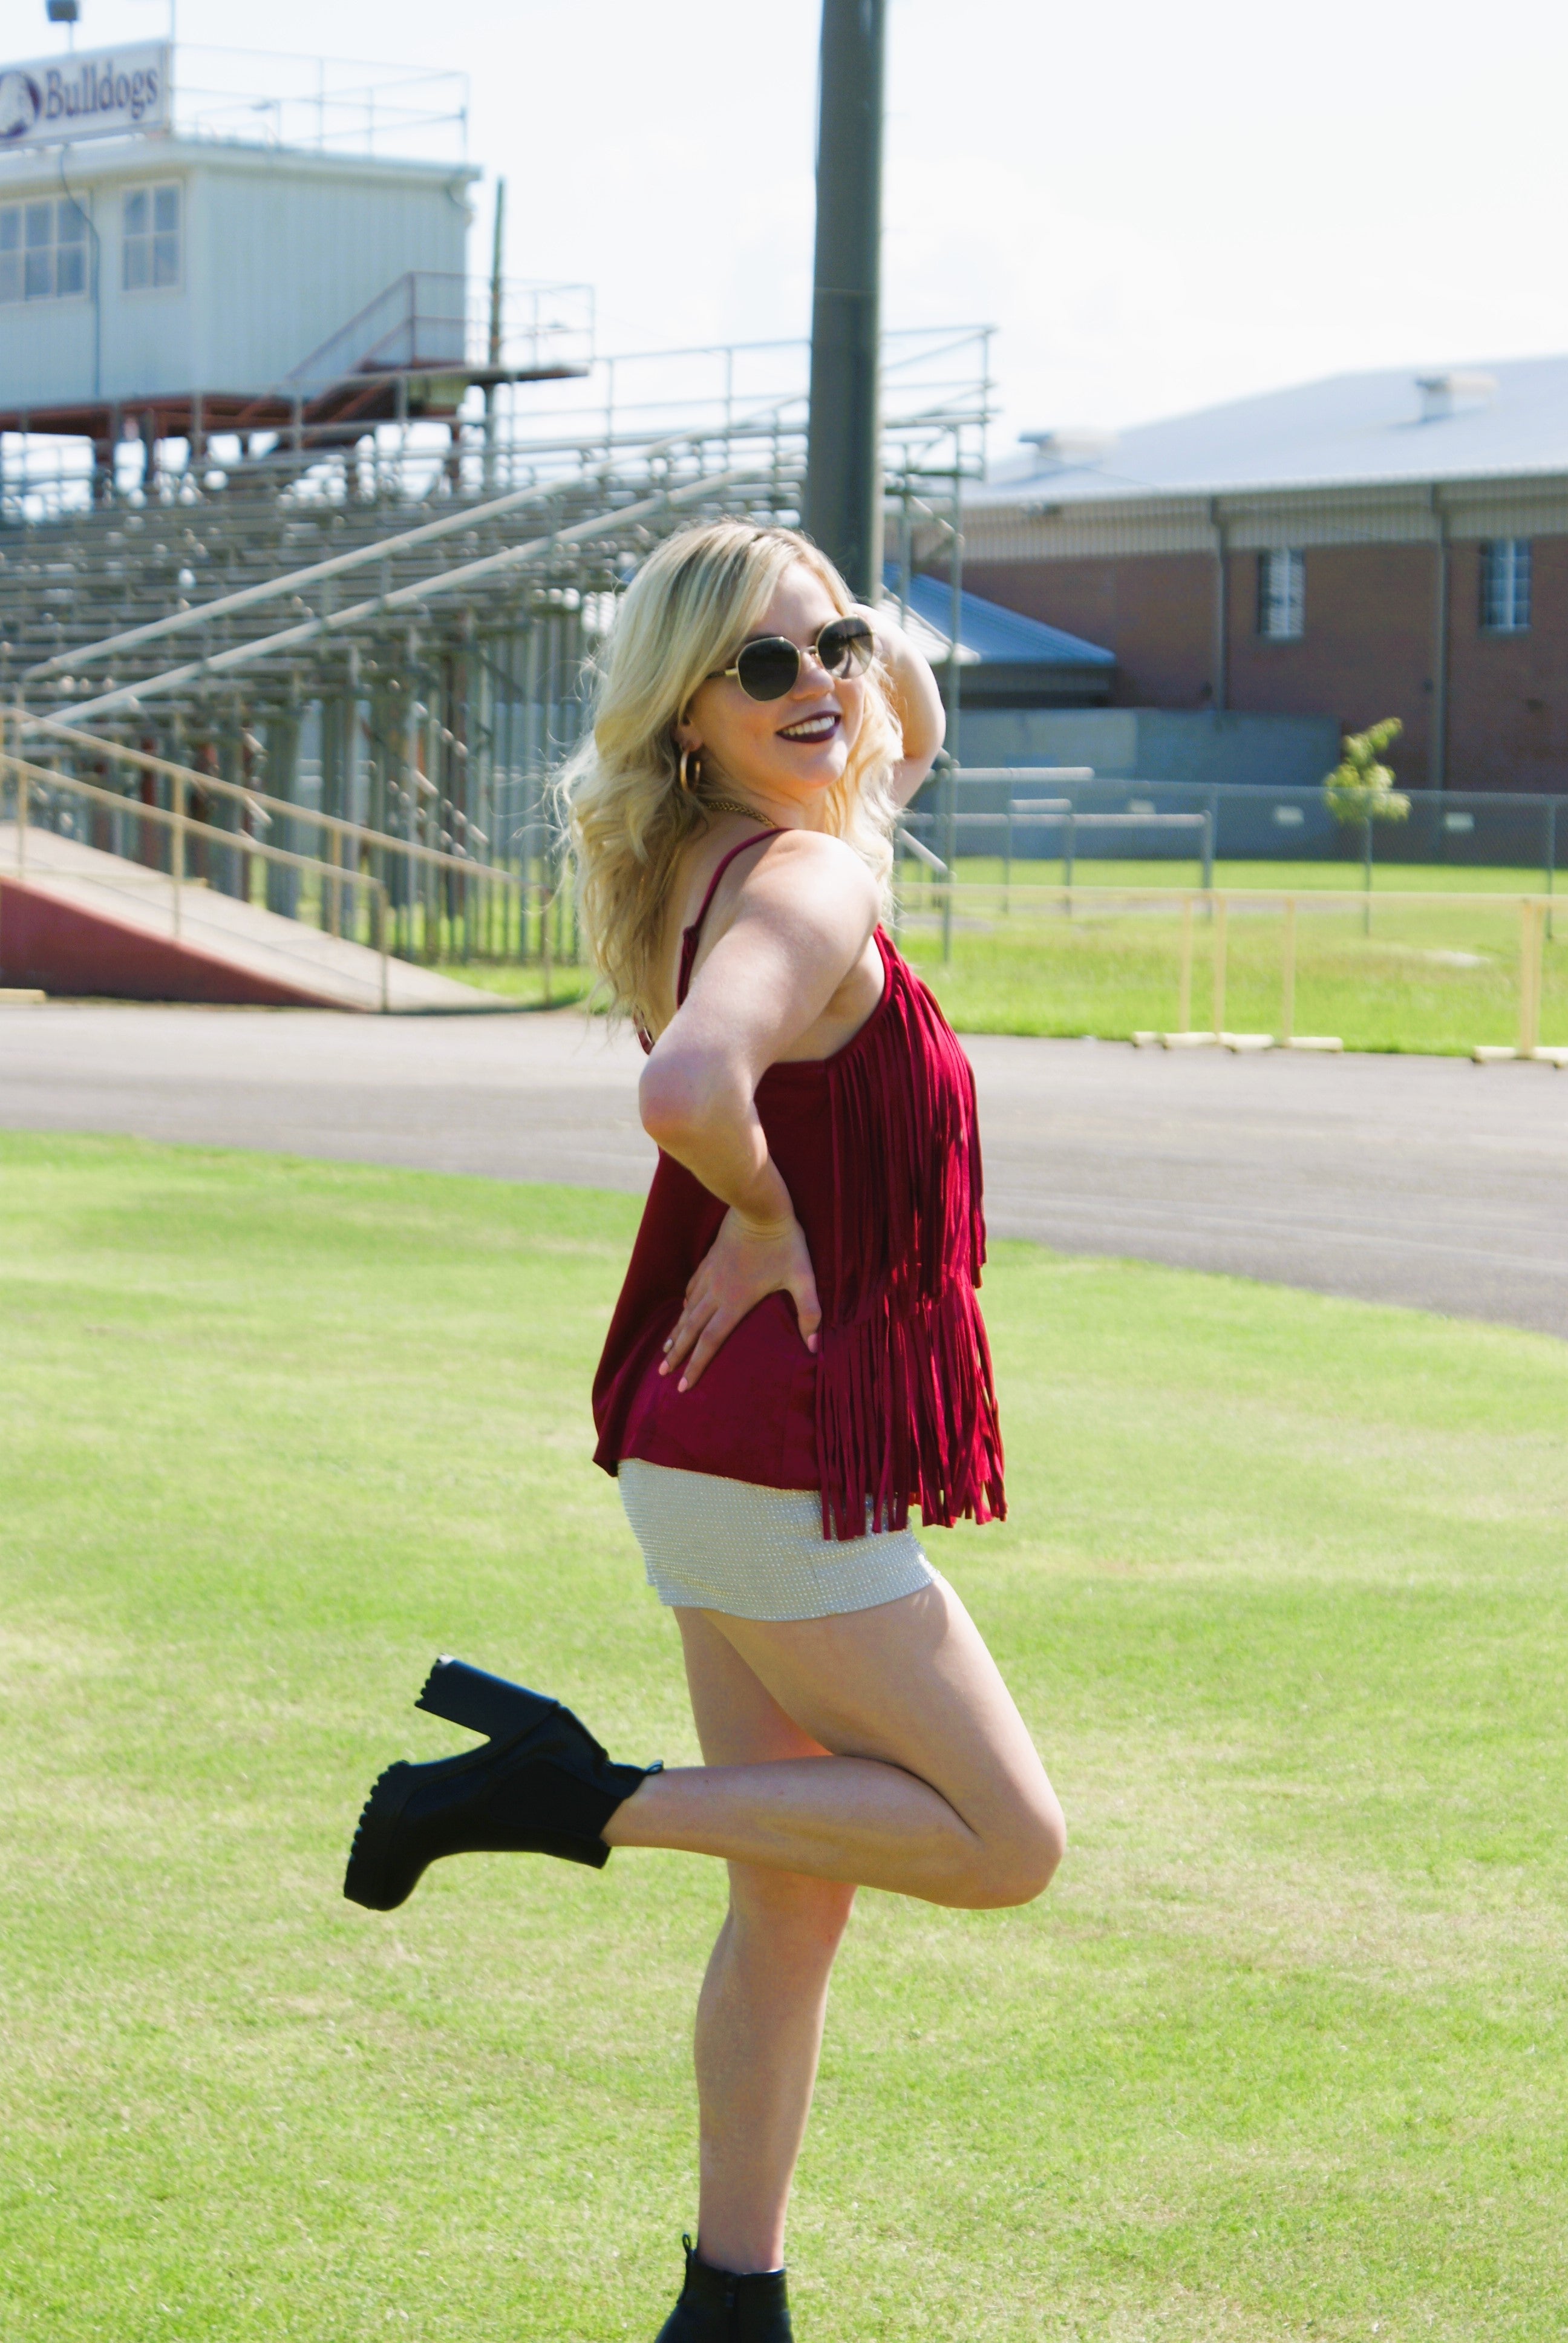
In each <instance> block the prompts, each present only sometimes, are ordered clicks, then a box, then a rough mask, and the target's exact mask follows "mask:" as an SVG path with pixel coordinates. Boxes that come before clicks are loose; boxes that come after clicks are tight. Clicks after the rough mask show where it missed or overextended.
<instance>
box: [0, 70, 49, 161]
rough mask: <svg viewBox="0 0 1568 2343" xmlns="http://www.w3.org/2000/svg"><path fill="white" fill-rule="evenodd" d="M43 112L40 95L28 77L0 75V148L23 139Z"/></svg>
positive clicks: (31, 78)
mask: <svg viewBox="0 0 1568 2343" xmlns="http://www.w3.org/2000/svg"><path fill="white" fill-rule="evenodd" d="M43 111H44V93H43V91H42V90H41V89H40V88H39V86H38V85H37V83H36V82H35V80H34V78H33V76H32V75H31V74H25V73H17V72H15V70H13V71H11V72H9V73H0V146H8V145H9V144H11V143H12V142H13V141H14V140H15V139H18V138H25V137H26V136H27V133H28V132H29V131H30V130H31V129H32V128H33V127H34V126H35V123H36V122H37V120H38V117H39V116H40V115H41V114H42V113H43Z"/></svg>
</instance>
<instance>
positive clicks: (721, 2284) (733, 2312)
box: [657, 2237, 795, 2343]
mask: <svg viewBox="0 0 1568 2343" xmlns="http://www.w3.org/2000/svg"><path fill="white" fill-rule="evenodd" d="M681 2243H682V2244H683V2245H684V2246H685V2247H686V2284H685V2285H684V2286H683V2287H682V2288H681V2289H680V2300H679V2301H678V2303H677V2304H676V2306H675V2308H674V2309H673V2310H672V2311H671V2312H670V2314H669V2317H668V2318H667V2319H666V2320H665V2322H664V2325H663V2326H662V2327H661V2328H659V2330H658V2338H657V2343H794V2334H795V2330H794V2328H792V2327H791V2326H790V2324H789V2299H788V2294H787V2290H786V2287H785V2280H784V2273H783V2271H782V2270H781V2269H778V2270H759V2271H757V2272H755V2273H754V2274H753V2275H751V2276H749V2277H747V2278H738V2277H737V2276H736V2275H735V2273H734V2272H733V2271H732V2270H721V2269H710V2268H709V2265H708V2264H707V2263H706V2262H705V2261H703V2260H702V2259H701V2258H699V2254H698V2252H697V2248H696V2247H695V2246H693V2244H692V2242H691V2239H690V2238H689V2237H684V2238H682V2240H681Z"/></svg>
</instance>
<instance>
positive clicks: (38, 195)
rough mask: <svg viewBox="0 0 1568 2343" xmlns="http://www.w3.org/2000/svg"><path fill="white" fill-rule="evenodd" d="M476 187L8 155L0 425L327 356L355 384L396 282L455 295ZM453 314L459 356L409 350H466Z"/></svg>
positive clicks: (0, 180) (339, 161)
mask: <svg viewBox="0 0 1568 2343" xmlns="http://www.w3.org/2000/svg"><path fill="white" fill-rule="evenodd" d="M479 176H480V174H479V172H478V171H477V169H476V168H474V167H473V166H469V165H467V164H453V163H425V162H400V161H388V160H383V159H381V158H379V157H369V156H341V155H334V154H329V153H316V152H312V151H310V150H308V149H304V148H294V147H280V146H262V145H245V144H240V143H237V142H230V141H227V140H216V139H206V138H181V137H178V136H172V135H170V134H168V133H166V132H165V133H157V132H155V133H153V134H151V135H148V136H140V137H136V136H132V137H127V138H116V139H113V140H110V141H107V142H105V143H103V144H97V145H82V146H75V147H70V148H65V149H64V150H62V149H60V148H55V149H53V150H51V149H49V148H36V149H33V150H31V151H21V152H11V153H7V152H5V151H3V150H0V414H4V415H5V417H7V418H10V417H22V416H26V415H27V414H29V413H31V414H32V415H33V416H35V417H38V418H39V424H38V425H35V427H39V426H40V425H41V427H45V428H48V427H50V426H48V425H47V424H44V423H43V421H42V418H43V417H44V416H45V414H47V413H48V412H50V411H54V412H55V413H56V414H57V413H59V412H60V411H61V410H72V409H75V410H78V411H84V412H85V411H86V410H90V409H101V408H103V407H110V406H112V407H124V408H126V409H127V410H130V409H134V408H135V407H136V406H137V404H138V403H142V402H148V401H153V400H159V399H163V400H169V399H173V400H181V399H184V398H186V397H189V396H190V395H191V394H193V393H195V394H198V395H199V394H203V393H214V394H223V395H226V397H228V398H229V399H233V398H235V397H244V396H246V395H251V396H254V395H256V394H258V393H261V392H264V391H267V390H274V389H277V388H280V387H286V386H287V385H288V384H289V382H290V378H291V377H294V379H295V380H296V382H298V381H299V380H300V379H301V378H302V377H300V374H299V369H301V368H302V367H305V366H306V362H307V360H308V359H309V358H310V357H311V355H312V353H314V352H317V351H318V350H321V349H323V347H324V346H330V348H331V364H332V367H333V368H334V369H335V370H336V371H337V372H339V373H342V374H348V373H351V372H353V371H354V370H355V369H356V368H357V367H360V366H361V365H362V364H364V363H365V362H366V361H367V358H369V357H375V356H376V355H377V353H376V348H375V345H376V343H377V337H378V336H381V337H385V335H386V333H387V313H386V303H387V299H388V297H389V295H390V290H391V288H393V287H396V286H397V285H398V283H399V282H400V281H402V280H406V279H407V278H409V277H421V278H423V279H425V280H427V281H429V280H434V279H439V280H441V281H443V282H444V283H446V284H448V285H451V286H455V287H460V286H461V285H462V284H463V283H464V281H465V277H466V268H467V233H468V226H469V221H470V218H471V216H472V206H471V200H470V189H471V187H472V186H473V183H474V181H475V180H477V178H478V177H479ZM377 304H380V305H382V306H381V307H380V308H378V307H377ZM436 306H437V308H439V307H441V304H440V302H439V301H437V304H436ZM446 306H447V307H448V308H449V309H450V310H451V311H452V324H451V327H450V329H449V338H450V339H451V340H452V342H453V347H451V348H450V349H446V350H438V351H437V350H427V351H423V352H421V353H419V355H420V356H421V357H453V358H457V359H458V360H460V359H461V357H462V356H463V347H462V336H461V327H460V318H461V304H460V299H457V298H455V297H454V298H451V299H448V300H447V305H446ZM356 319H361V320H362V327H361V329H360V333H359V342H360V347H355V334H354V332H353V331H352V330H350V329H351V328H353V327H354V321H355V320H356ZM411 355H412V354H410V356H411ZM408 362H409V358H408V357H403V356H400V355H399V354H397V353H396V352H391V351H389V352H388V354H387V357H386V363H387V364H390V365H397V364H407V363H408ZM8 427H10V428H13V429H14V428H15V427H17V426H16V424H15V422H8ZM55 427H58V426H55Z"/></svg>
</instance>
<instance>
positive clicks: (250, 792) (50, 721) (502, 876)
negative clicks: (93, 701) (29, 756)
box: [13, 715, 518, 886]
mask: <svg viewBox="0 0 1568 2343" xmlns="http://www.w3.org/2000/svg"><path fill="white" fill-rule="evenodd" d="M13 722H15V715H14V716H13ZM25 729H26V730H27V731H29V732H35V731H43V732H47V733H48V734H49V735H50V736H51V737H52V738H53V739H59V740H68V741H70V742H71V743H72V744H73V745H74V746H76V747H79V748H84V749H90V750H92V752H93V753H94V755H95V756H102V757H108V758H111V759H116V758H117V759H119V761H120V762H121V763H122V764H127V765H135V766H136V767H137V768H138V769H140V770H141V771H143V772H146V773H163V774H165V775H166V776H167V777H168V778H169V779H173V780H177V781H184V782H186V783H187V784H189V786H191V787H192V788H195V789H207V790H211V791H213V792H215V793H216V795H217V796H218V797H225V798H228V799H237V800H238V801H239V802H240V803H241V804H243V805H247V806H260V807H261V808H262V809H264V810H265V811H266V812H268V813H278V814H282V815H284V816H286V818H287V820H290V821H308V822H314V823H315V824H316V826H317V829H318V830H328V831H330V832H332V833H334V834H335V835H336V836H337V837H339V838H347V839H352V840H354V841H355V842H356V843H357V844H358V845H361V846H369V847H373V848H375V849H376V850H377V852H378V853H389V854H402V855H406V856H407V858H408V859H409V860H411V861H417V862H422V863H425V864H427V865H429V866H434V867H435V868H436V869H437V870H460V871H461V872H462V873H463V875H464V877H465V878H469V879H495V880H500V881H501V882H502V884H503V885H506V886H516V885H517V884H518V878H517V874H516V872H515V871H511V870H506V869H505V868H504V867H503V866H502V865H500V864H499V863H495V862H480V861H477V860H475V859H474V858H473V857H471V856H469V855H466V854H450V853H448V852H447V850H446V848H445V847H440V846H424V845H421V844H420V843H419V842H418V841H417V840H415V839H409V838H398V837H397V835H396V833H395V832H394V831H392V830H371V829H369V828H368V827H367V825H366V824H365V823H364V822H360V821H350V820H348V819H347V816H346V815H344V814H337V813H323V812H322V811H320V810H319V809H318V808H317V807H315V806H302V805H297V804H295V802H294V800H293V799H291V798H275V797H271V796H269V795H268V794H267V792H266V790H265V789H251V788H249V787H247V785H246V783H245V782H244V781H227V780H225V779H224V778H223V776H222V774H221V773H204V772H202V771H200V770H199V769H198V768H197V767H196V766H195V765H179V764H176V763H174V762H173V761H172V760H171V759H169V758H167V757H156V756H154V755H153V753H152V751H151V750H150V749H132V748H129V747H127V746H126V743H125V742H124V741H121V740H106V739H103V738H102V737H101V735H100V734H98V733H96V732H79V731H77V730H76V729H75V727H74V726H72V725H69V724H62V723H60V722H59V721H58V720H57V719H55V718H54V717H50V716H38V717H34V718H32V719H29V720H28V721H27V723H26V726H25ZM116 802H117V803H119V804H121V805H124V804H125V802H126V800H125V799H123V798H121V799H117V800H116ZM225 835H226V836H227V835H229V833H227V832H226V833H225Z"/></svg>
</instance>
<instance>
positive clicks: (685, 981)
mask: <svg viewBox="0 0 1568 2343" xmlns="http://www.w3.org/2000/svg"><path fill="white" fill-rule="evenodd" d="M778 835H779V832H778V831H777V830H758V831H757V833H756V835H755V836H754V837H751V838H743V839H742V840H741V841H740V843H739V846H732V847H731V848H730V850H729V853H728V854H726V855H725V856H723V857H722V859H721V860H720V861H719V868H718V869H717V870H715V872H714V874H713V876H712V878H711V879H710V880H709V882H708V892H707V894H706V895H704V897H703V899H702V909H701V910H699V912H698V914H697V917H696V919H695V920H693V921H692V922H691V925H690V926H689V928H684V929H682V930H681V936H680V974H679V976H678V978H677V980H676V986H675V1005H676V1007H677V1008H679V1006H680V1004H681V1002H682V1001H684V1000H685V999H686V994H687V989H688V987H689V984H690V982H691V968H692V962H693V961H694V960H696V958H697V947H698V945H699V943H700V942H701V941H702V927H703V922H704V920H706V919H707V917H708V914H709V910H711V909H712V906H713V898H714V896H715V895H716V894H717V893H718V891H719V880H721V879H722V878H723V876H724V874H725V872H726V871H727V870H729V866H730V864H731V863H732V862H733V861H734V860H735V858H736V856H737V855H738V854H744V853H745V851H746V850H747V848H748V847H749V846H760V845H761V843H762V841H763V840H764V839H765V838H777V837H778Z"/></svg>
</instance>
